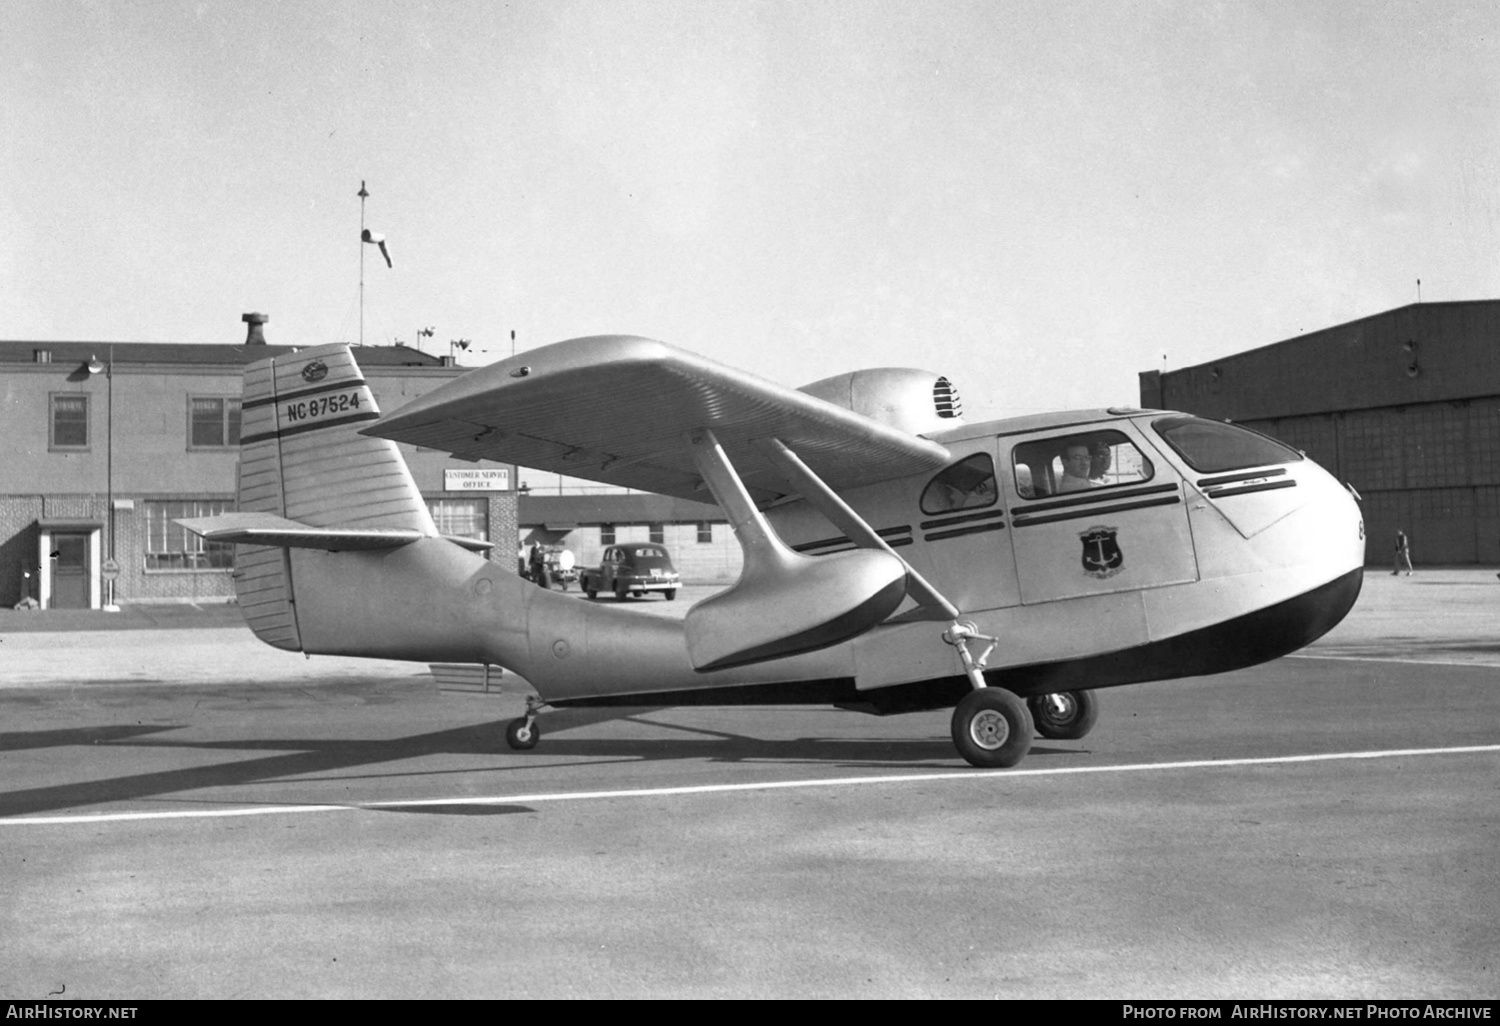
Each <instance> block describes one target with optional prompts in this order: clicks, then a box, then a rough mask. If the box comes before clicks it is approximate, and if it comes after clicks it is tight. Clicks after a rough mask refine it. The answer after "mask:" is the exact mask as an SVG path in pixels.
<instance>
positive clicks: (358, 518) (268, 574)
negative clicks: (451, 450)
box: [235, 345, 437, 651]
mask: <svg viewBox="0 0 1500 1026" xmlns="http://www.w3.org/2000/svg"><path fill="white" fill-rule="evenodd" d="M379 417H380V410H379V408H378V407H377V406H376V405H375V397H374V396H373V395H372V394H371V392H370V389H369V386H368V385H366V384H365V380H364V375H363V374H362V373H361V372H360V369H359V365H358V364H357V363H356V362H355V360H354V355H353V353H351V352H350V350H349V347H348V346H345V345H332V346H318V347H315V348H311V349H303V350H301V351H299V352H296V353H291V354H287V355H284V356H277V357H273V358H271V359H269V360H261V361H258V362H256V363H253V364H250V365H249V366H248V367H246V368H245V380H244V391H243V398H242V400H241V426H240V468H239V511H240V512H242V513H271V514H275V515H276V516H280V517H285V518H287V519H288V520H295V521H297V522H299V523H302V524H306V525H307V526H309V527H352V528H407V529H414V530H417V531H420V532H421V533H422V534H425V535H435V534H437V530H436V528H435V527H434V526H433V523H432V516H431V514H429V513H428V511H427V503H426V502H424V501H423V499H422V494H421V492H419V491H418V490H417V486H416V482H415V481H413V480H412V476H411V471H410V470H408V469H407V466H406V461H405V460H403V459H402V458H401V454H400V452H399V451H398V450H397V448H396V443H395V442H392V441H389V440H387V439H384V438H370V437H367V436H365V435H361V434H359V433H358V431H359V429H360V428H361V427H363V426H365V425H366V424H368V423H369V422H371V421H374V420H376V419H378V418H379ZM235 594H236V596H237V597H238V599H239V604H240V608H241V611H242V612H243V613H244V615H245V619H246V621H247V622H248V623H249V624H250V627H251V629H252V630H254V631H255V633H256V635H257V636H258V637H259V638H260V639H261V640H262V641H264V642H266V643H267V644H269V645H274V646H276V647H277V648H284V649H289V650H292V651H300V650H301V648H302V637H301V632H300V630H299V628H298V624H297V602H296V581H295V575H294V573H293V558H292V555H291V553H290V551H289V550H287V549H284V548H273V547H269V546H263V545H240V546H239V547H238V550H237V552H236V554H235Z"/></svg>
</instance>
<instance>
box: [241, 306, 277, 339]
mask: <svg viewBox="0 0 1500 1026" xmlns="http://www.w3.org/2000/svg"><path fill="white" fill-rule="evenodd" d="M270 319H271V315H270V314H263V313H247V314H244V315H243V316H241V317H240V320H242V321H244V322H245V323H246V324H248V325H250V328H249V330H248V331H246V332H245V345H247V346H263V345H265V344H266V329H265V328H264V327H262V325H264V324H265V323H266V322H267V321H269V320H270Z"/></svg>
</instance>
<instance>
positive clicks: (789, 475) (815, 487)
mask: <svg viewBox="0 0 1500 1026" xmlns="http://www.w3.org/2000/svg"><path fill="white" fill-rule="evenodd" d="M755 446H756V448H757V449H759V450H760V451H761V453H762V454H763V455H764V456H765V457H766V458H767V459H768V460H770V461H771V463H772V465H774V466H775V467H776V469H777V470H778V471H779V472H780V473H781V475H782V476H783V477H784V478H786V481H787V483H788V484H789V485H791V486H792V487H793V488H795V489H796V490H797V491H798V492H800V493H801V495H802V497H803V498H804V499H806V500H807V501H808V503H809V504H810V505H811V506H812V507H813V508H814V509H816V510H817V511H818V512H819V513H821V514H823V515H824V516H825V517H827V518H828V520H829V521H830V522H831V523H832V524H833V526H835V527H837V528H838V529H839V530H841V531H843V532H844V534H845V536H846V537H848V538H849V539H850V540H851V541H853V542H854V543H855V544H856V545H858V546H860V548H864V549H878V550H880V551H882V552H887V553H890V555H891V556H892V557H893V558H895V559H899V560H901V565H902V566H904V567H906V592H907V594H908V595H910V596H911V597H912V598H913V599H914V600H916V601H917V603H919V604H920V605H921V606H923V607H924V608H926V609H927V610H929V611H930V613H931V615H930V616H929V617H928V618H929V619H933V620H950V621H952V622H951V624H950V625H949V627H948V629H947V630H946V631H944V632H943V640H944V641H945V642H947V643H948V644H949V645H952V646H953V648H954V649H956V650H957V652H958V657H959V660H960V661H961V662H962V663H963V666H964V675H965V676H966V677H968V678H969V684H970V685H971V686H972V687H973V688H974V689H975V690H976V691H977V690H979V689H980V688H983V687H984V686H985V681H984V667H985V663H986V661H987V660H988V659H989V657H990V653H991V652H993V651H994V650H995V646H996V645H997V644H998V643H999V639H998V638H994V637H991V636H990V635H988V634H980V633H979V632H978V630H977V629H976V628H975V626H974V624H972V623H970V622H968V621H961V620H959V616H960V615H961V614H960V613H959V611H958V607H957V606H955V605H954V604H953V603H952V602H950V601H948V599H947V598H946V597H945V596H944V595H943V593H942V592H940V591H938V590H937V589H936V588H934V587H933V586H932V585H931V584H929V583H928V582H927V580H926V579H925V578H923V577H922V575H921V574H919V573H917V572H916V571H915V570H913V569H912V567H911V565H910V564H908V563H907V562H906V560H904V559H901V557H900V556H898V555H896V553H895V552H894V551H893V550H892V549H891V547H890V546H889V545H887V544H886V543H885V539H883V538H881V537H880V535H879V534H877V533H876V532H875V529H874V528H873V527H871V526H870V525H869V524H868V523H866V522H865V519H864V518H863V517H861V516H860V515H859V514H858V513H856V512H855V511H854V510H853V509H852V508H851V507H850V506H849V504H848V503H846V502H845V501H844V500H843V499H841V498H839V495H838V493H837V492H835V491H834V490H833V489H832V488H829V487H828V485H826V484H824V483H823V480H822V479H821V478H819V477H818V475H817V474H814V473H813V472H812V470H811V469H810V468H809V467H808V466H807V464H805V463H803V462H802V459H801V457H799V456H798V455H797V454H796V453H795V452H793V451H792V450H791V449H789V448H788V447H787V446H786V444H785V443H784V442H782V441H781V440H780V439H779V438H764V439H760V440H758V441H757V442H755ZM971 641H983V642H987V643H988V644H987V645H986V647H985V648H984V649H983V650H982V651H981V652H980V654H979V655H978V656H977V657H976V656H975V655H974V654H973V653H972V652H971V651H970V650H969V642H971Z"/></svg>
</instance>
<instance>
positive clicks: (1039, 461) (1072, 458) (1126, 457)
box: [1011, 431, 1156, 499]
mask: <svg viewBox="0 0 1500 1026" xmlns="http://www.w3.org/2000/svg"><path fill="white" fill-rule="evenodd" d="M1011 455H1012V458H1013V460H1014V465H1015V472H1016V494H1017V495H1019V496H1020V497H1021V498H1023V499H1040V498H1042V497H1044V496H1052V495H1061V494H1064V493H1066V492H1081V491H1086V490H1088V489H1090V488H1115V487H1119V486H1121V485H1133V484H1140V483H1141V482H1142V481H1149V480H1151V478H1152V477H1154V476H1155V474H1156V470H1155V468H1154V467H1152V466H1151V461H1150V460H1149V459H1147V458H1146V456H1145V454H1143V453H1142V452H1141V451H1140V450H1139V449H1137V448H1136V447H1135V443H1134V442H1132V441H1131V440H1130V439H1129V438H1127V437H1126V436H1125V435H1124V434H1123V433H1122V432H1119V431H1085V432H1080V433H1077V434H1071V435H1060V436H1058V437H1056V438H1043V439H1038V440H1037V441H1034V442H1023V443H1022V444H1020V445H1018V446H1016V447H1015V449H1014V450H1012V454H1011Z"/></svg>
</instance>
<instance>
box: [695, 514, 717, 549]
mask: <svg viewBox="0 0 1500 1026" xmlns="http://www.w3.org/2000/svg"><path fill="white" fill-rule="evenodd" d="M713 541H714V525H713V524H711V523H709V522H708V521H707V520H700V521H698V544H699V545H712V544H713Z"/></svg>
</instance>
